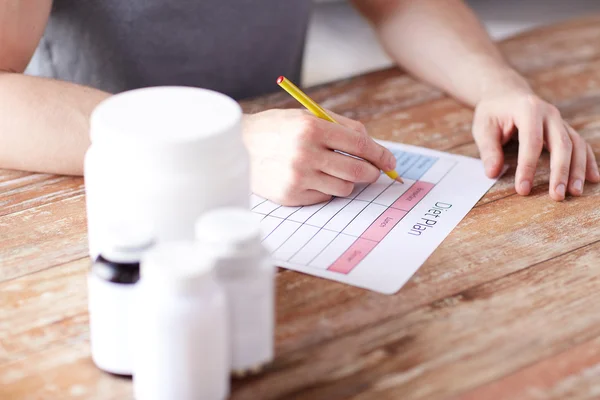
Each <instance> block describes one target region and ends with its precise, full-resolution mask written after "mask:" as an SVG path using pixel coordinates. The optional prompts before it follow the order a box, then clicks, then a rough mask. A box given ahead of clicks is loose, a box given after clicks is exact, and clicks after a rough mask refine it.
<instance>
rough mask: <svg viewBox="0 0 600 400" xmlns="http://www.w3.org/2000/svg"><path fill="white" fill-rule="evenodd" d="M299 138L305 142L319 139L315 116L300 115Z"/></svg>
mask: <svg viewBox="0 0 600 400" xmlns="http://www.w3.org/2000/svg"><path fill="white" fill-rule="evenodd" d="M300 127H301V129H300V132H299V135H298V137H299V139H300V140H303V141H307V142H315V141H318V139H319V128H318V121H316V118H314V117H312V116H310V115H306V116H303V117H301V124H300Z"/></svg>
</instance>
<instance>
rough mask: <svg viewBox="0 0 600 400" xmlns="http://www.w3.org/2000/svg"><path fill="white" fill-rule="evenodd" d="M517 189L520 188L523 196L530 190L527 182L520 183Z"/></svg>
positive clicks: (529, 183) (529, 184)
mask: <svg viewBox="0 0 600 400" xmlns="http://www.w3.org/2000/svg"><path fill="white" fill-rule="evenodd" d="M519 187H520V188H521V191H522V192H524V193H525V194H527V193H529V191H530V190H531V182H529V181H522V182H521V184H520V185H519Z"/></svg>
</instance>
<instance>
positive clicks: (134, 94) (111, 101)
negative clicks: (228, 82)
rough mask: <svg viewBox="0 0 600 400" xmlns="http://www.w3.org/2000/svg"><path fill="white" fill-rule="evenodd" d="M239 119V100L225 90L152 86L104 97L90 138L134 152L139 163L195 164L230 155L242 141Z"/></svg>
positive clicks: (94, 117)
mask: <svg viewBox="0 0 600 400" xmlns="http://www.w3.org/2000/svg"><path fill="white" fill-rule="evenodd" d="M241 118H242V110H241V107H240V106H239V104H238V103H237V102H236V101H235V100H233V99H232V98H230V97H228V96H226V95H224V94H221V93H218V92H215V91H212V90H207V89H200V88H193V87H182V86H160V87H150V88H143V89H136V90H131V91H127V92H123V93H119V94H117V95H114V96H111V97H109V98H107V99H106V100H104V101H102V102H101V103H100V104H99V105H98V106H97V107H96V108H95V109H94V111H93V112H92V115H91V118H90V138H91V141H92V143H94V144H101V143H104V144H106V145H107V146H110V148H111V149H112V151H113V152H115V151H119V150H124V151H125V152H126V153H127V154H129V153H131V157H132V160H133V159H135V162H137V163H139V162H141V161H147V162H152V163H153V164H155V163H156V162H162V163H163V164H164V165H166V166H170V165H177V166H182V165H183V166H184V167H186V168H194V167H195V166H197V165H205V164H207V163H209V164H210V163H214V162H213V160H214V159H215V158H218V157H227V153H226V152H223V151H222V149H223V148H227V147H228V146H236V145H240V146H241V145H242V144H241V143H242V142H241V140H240V135H241V129H239V125H240V124H241ZM234 154H235V153H234Z"/></svg>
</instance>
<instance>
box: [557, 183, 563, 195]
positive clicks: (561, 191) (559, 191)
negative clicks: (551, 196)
mask: <svg viewBox="0 0 600 400" xmlns="http://www.w3.org/2000/svg"><path fill="white" fill-rule="evenodd" d="M556 193H558V195H559V196H560V197H565V185H564V183H561V184H560V185H558V186H557V187H556Z"/></svg>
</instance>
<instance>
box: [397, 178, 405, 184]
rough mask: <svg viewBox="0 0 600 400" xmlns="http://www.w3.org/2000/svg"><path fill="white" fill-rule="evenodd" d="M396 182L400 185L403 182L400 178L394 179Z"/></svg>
mask: <svg viewBox="0 0 600 400" xmlns="http://www.w3.org/2000/svg"><path fill="white" fill-rule="evenodd" d="M396 181H397V182H400V183H404V181H403V180H402V178H400V177H397V178H396Z"/></svg>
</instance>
